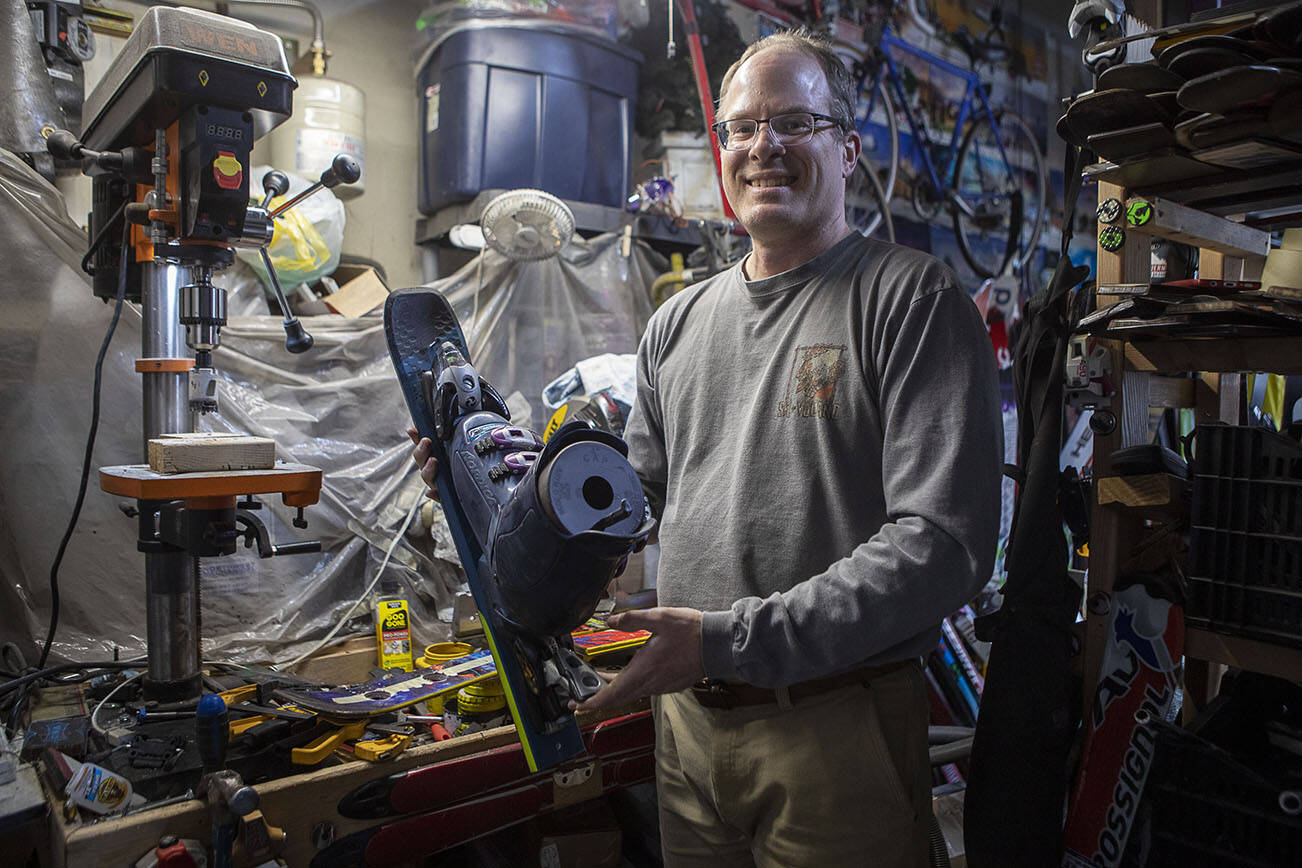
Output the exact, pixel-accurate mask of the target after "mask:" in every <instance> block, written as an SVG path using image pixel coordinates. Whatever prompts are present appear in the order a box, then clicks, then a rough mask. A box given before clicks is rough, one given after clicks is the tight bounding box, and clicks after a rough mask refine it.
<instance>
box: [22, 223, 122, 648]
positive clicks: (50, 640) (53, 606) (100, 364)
mask: <svg viewBox="0 0 1302 868" xmlns="http://www.w3.org/2000/svg"><path fill="white" fill-rule="evenodd" d="M110 225H112V224H110ZM130 248H131V224H130V223H128V222H126V221H123V225H122V262H121V263H120V265H119V266H118V294H117V299H116V300H115V303H114V306H113V319H112V320H110V321H109V326H108V331H107V332H105V334H104V343H103V344H101V345H100V348H99V357H98V358H96V359H95V385H94V388H93V391H92V398H91V411H90V433H89V434H87V435H86V454H85V456H84V457H83V459H82V463H81V483H80V484H79V486H78V489H77V501H76V503H75V504H74V505H73V507H72V517H71V518H70V519H69V520H68V529H67V530H66V531H64V533H63V539H62V540H60V541H59V550H58V551H57V552H56V553H55V555H54V563H53V564H51V565H50V630H49V633H47V634H46V636H45V647H44V648H42V649H41V659H40V660H39V661H38V662H37V664H36V668H37V669H43V668H45V661H46V660H47V659H48V658H49V656H50V646H51V645H53V644H54V633H55V630H57V629H58V627H59V564H61V563H62V562H63V554H64V552H65V551H67V549H68V542H69V541H70V540H71V539H72V534H73V531H75V530H76V529H77V519H78V518H80V517H81V506H82V503H83V502H84V501H85V500H86V485H87V483H88V482H89V480H90V461H91V455H92V453H93V452H94V451H95V433H96V432H97V431H98V430H99V392H100V384H101V382H102V380H103V374H104V357H105V356H107V355H108V348H109V343H110V342H111V341H112V340H113V332H115V331H116V330H117V327H118V320H119V319H120V318H121V317H122V303H123V301H124V300H125V299H126V294H127V258H128V257H129V256H130V253H131V249H130Z"/></svg>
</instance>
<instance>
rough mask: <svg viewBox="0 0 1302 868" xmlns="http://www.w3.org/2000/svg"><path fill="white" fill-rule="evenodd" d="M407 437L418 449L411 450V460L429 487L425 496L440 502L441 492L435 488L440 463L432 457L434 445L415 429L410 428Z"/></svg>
mask: <svg viewBox="0 0 1302 868" xmlns="http://www.w3.org/2000/svg"><path fill="white" fill-rule="evenodd" d="M407 436H408V437H410V438H411V442H412V443H415V444H416V448H415V449H413V450H411V460H412V461H414V462H416V466H417V467H419V468H420V478H421V479H423V480H425V485H426V486H428V488H427V490H426V491H425V496H426V497H432V498H434V499H435V500H438V499H439V490H438V489H437V488H435V487H434V477H435V475H436V474H437V473H438V472H439V462H438V459H437V458H431V457H430V452H431V451H433V448H434V444H433V443H431V442H430V439H429V438H428V437H422V436H420V432H419V431H417V430H416V429H415V428H408V429H407Z"/></svg>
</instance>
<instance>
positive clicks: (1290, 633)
mask: <svg viewBox="0 0 1302 868" xmlns="http://www.w3.org/2000/svg"><path fill="white" fill-rule="evenodd" d="M1194 454H1195V460H1194V494H1193V517H1192V525H1193V528H1192V532H1191V534H1190V536H1191V541H1190V544H1191V549H1192V555H1191V560H1190V576H1189V594H1188V602H1187V605H1186V607H1185V619H1186V622H1187V623H1188V624H1190V625H1193V626H1198V627H1205V628H1207V629H1211V630H1216V631H1218V632H1225V633H1235V634H1238V635H1242V636H1247V637H1250V638H1254V639H1260V640H1263V641H1268V642H1277V643H1282V644H1288V645H1293V646H1297V647H1302V444H1298V443H1297V442H1295V441H1293V440H1291V439H1289V438H1288V437H1285V436H1283V435H1280V434H1277V433H1275V432H1274V431H1269V430H1267V429H1264V428H1249V427H1238V426H1228V425H1209V426H1204V427H1200V428H1199V429H1198V433H1197V442H1196V447H1195V453H1194Z"/></svg>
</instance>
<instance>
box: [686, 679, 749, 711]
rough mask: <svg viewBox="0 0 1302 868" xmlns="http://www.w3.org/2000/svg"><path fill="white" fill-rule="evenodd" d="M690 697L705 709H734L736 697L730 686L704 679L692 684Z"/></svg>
mask: <svg viewBox="0 0 1302 868" xmlns="http://www.w3.org/2000/svg"><path fill="white" fill-rule="evenodd" d="M691 691H692V696H693V697H695V698H696V701H697V702H699V703H700V704H701V705H703V706H705V707H706V708H736V707H737V702H738V696H737V694H736V693H735V692H733V690H732V686H731V685H730V684H728V683H726V682H723V681H714V680H712V679H709V678H707V679H705V680H704V681H699V682H697V683H696V684H693V685H692V687H691Z"/></svg>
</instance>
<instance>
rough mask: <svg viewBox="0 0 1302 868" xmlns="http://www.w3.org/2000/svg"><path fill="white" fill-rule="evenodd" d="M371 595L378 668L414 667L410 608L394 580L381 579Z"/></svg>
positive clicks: (406, 668) (408, 669)
mask: <svg viewBox="0 0 1302 868" xmlns="http://www.w3.org/2000/svg"><path fill="white" fill-rule="evenodd" d="M380 588H381V590H380V593H379V594H377V595H375V596H374V597H373V598H372V603H373V609H374V612H375V655H376V660H377V661H378V663H379V665H380V668H381V669H386V670H387V669H403V670H406V671H407V672H410V671H411V670H412V669H414V668H415V664H414V663H413V662H412V658H411V611H410V609H409V608H408V606H407V600H406V599H405V598H404V597H403V596H402V595H401V594H400V593H399V592H398V586H397V583H395V582H382V583H381V585H380Z"/></svg>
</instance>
